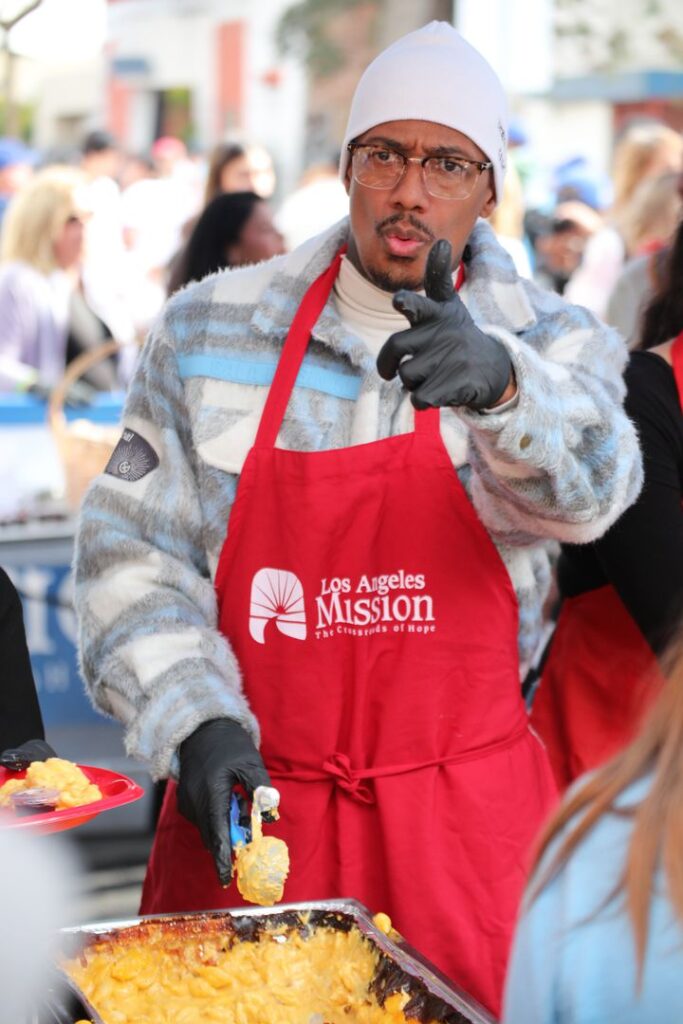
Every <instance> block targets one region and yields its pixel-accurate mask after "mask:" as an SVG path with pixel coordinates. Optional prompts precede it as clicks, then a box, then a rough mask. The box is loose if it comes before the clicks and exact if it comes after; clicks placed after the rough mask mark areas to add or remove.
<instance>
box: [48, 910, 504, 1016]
mask: <svg viewBox="0 0 683 1024" xmlns="http://www.w3.org/2000/svg"><path fill="white" fill-rule="evenodd" d="M201 918H210V919H211V920H212V922H215V920H216V918H229V919H230V921H231V923H232V925H233V926H234V927H235V929H236V931H237V932H238V934H239V933H242V934H244V936H245V938H246V937H247V936H249V935H250V934H251V935H253V934H254V932H255V931H258V928H259V925H261V926H268V925H269V924H271V923H272V925H273V926H274V927H277V926H278V925H295V926H298V927H304V928H310V929H311V930H314V929H315V928H317V927H334V928H342V929H344V930H350V929H351V928H353V927H355V928H357V929H358V930H359V931H360V932H362V933H363V935H365V936H366V937H367V938H368V939H369V940H370V941H371V942H373V943H374V944H375V945H376V946H377V947H378V949H379V950H380V953H381V954H382V956H381V960H380V967H379V969H378V972H377V974H376V976H375V978H374V980H373V983H372V988H373V991H374V992H375V993H376V994H377V995H378V996H379V997H380V999H381V998H382V997H384V996H388V995H390V994H391V993H392V992H396V991H398V990H407V991H409V992H410V994H411V1000H410V1003H409V1004H408V1006H406V1008H405V1010H404V1013H406V1015H407V1016H408V1017H409V1018H410V1019H411V1020H415V1021H438V1022H440V1024H495V1020H494V1018H493V1017H492V1016H491V1015H490V1014H489V1013H488V1011H487V1010H485V1009H484V1007H483V1006H481V1004H480V1003H478V1002H476V1000H474V999H472V997H471V996H469V995H467V993H465V992H463V991H462V990H461V989H459V988H458V987H457V986H455V985H454V984H453V982H451V981H449V980H448V979H447V978H446V977H445V975H443V974H442V973H441V972H440V971H439V970H437V968H436V967H434V966H433V964H431V963H430V962H429V961H428V960H427V959H426V958H425V957H423V956H422V955H421V954H420V953H419V952H418V951H417V950H416V949H414V948H413V947H412V946H410V945H408V943H406V942H404V941H403V939H402V938H400V936H397V934H396V933H393V936H391V937H390V936H387V935H385V934H384V933H383V932H381V931H380V930H379V928H377V926H376V925H375V924H374V922H373V920H372V914H371V913H370V911H369V910H368V909H367V908H366V907H364V906H363V904H362V903H358V902H357V901H356V900H351V899H335V900H316V901H312V902H310V903H281V904H279V905H278V906H277V907H253V908H252V907H239V908H237V909H235V910H217V911H198V912H192V913H185V914H160V915H153V916H146V917H134V918H129V919H128V920H125V921H102V922H97V923H94V924H88V925H83V926H81V927H74V928H65V929H63V930H62V932H61V936H62V948H63V952H64V955H65V956H67V957H73V956H75V955H77V954H78V952H79V950H80V949H82V948H83V947H84V946H87V945H88V944H89V942H90V941H92V940H93V939H95V938H97V937H100V936H104V935H107V934H109V935H115V934H116V933H117V932H121V931H123V930H124V929H128V928H131V927H134V926H136V925H140V924H143V923H144V922H146V921H168V922H169V923H173V924H176V923H178V922H183V921H191V922H192V923H193V924H194V925H196V923H197V921H198V920H199V919H201ZM67 983H68V986H69V988H70V990H71V991H72V993H73V994H74V995H75V996H76V998H77V999H78V1000H79V1001H80V1002H81V1003H82V1005H83V1009H84V1010H85V1011H86V1012H87V1015H88V1016H89V1017H90V1019H91V1020H92V1021H93V1024H107V1022H105V1021H103V1020H102V1018H101V1017H100V1016H99V1014H98V1013H97V1012H96V1011H95V1009H94V1007H92V1006H91V1005H90V1003H89V1002H88V1000H87V999H86V997H85V995H84V994H83V993H82V992H81V991H80V989H79V987H78V986H77V985H76V984H75V983H74V982H73V981H72V979H71V978H67Z"/></svg>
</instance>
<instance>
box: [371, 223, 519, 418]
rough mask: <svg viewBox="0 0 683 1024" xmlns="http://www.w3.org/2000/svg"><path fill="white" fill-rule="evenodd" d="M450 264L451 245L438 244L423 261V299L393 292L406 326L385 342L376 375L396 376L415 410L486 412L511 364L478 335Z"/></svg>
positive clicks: (493, 344) (489, 340)
mask: <svg viewBox="0 0 683 1024" xmlns="http://www.w3.org/2000/svg"><path fill="white" fill-rule="evenodd" d="M451 260H452V254H451V245H450V242H447V241H446V240H445V239H443V238H442V239H439V241H438V242H435V243H434V245H433V246H432V248H431V249H430V251H429V256H428V257H427V266H426V269H425V280H424V286H425V292H426V294H425V295H419V294H418V293H417V292H411V291H408V290H407V289H402V290H401V291H399V292H396V294H395V295H394V298H393V304H394V308H395V309H397V310H398V311H399V312H400V313H403V315H404V316H405V317H406V319H407V320H408V322H409V323H410V327H409V328H408V330H407V331H399V332H398V333H397V334H392V335H391V337H390V338H389V339H388V340H387V341H386V342H385V344H384V345H383V346H382V348H381V350H380V353H379V355H378V356H377V370H378V373H379V375H380V377H383V378H384V379H385V380H391V379H392V378H393V377H395V376H396V374H397V373H398V375H399V377H400V378H401V380H402V382H403V385H404V387H405V388H407V390H408V391H410V392H411V396H410V399H411V401H412V403H413V405H414V406H415V408H416V409H428V408H431V407H434V406H442V405H456V406H458V405H465V406H467V407H468V408H469V409H475V410H478V409H488V408H491V406H493V405H495V403H496V402H497V401H498V399H499V398H500V397H501V395H502V394H503V392H504V391H505V389H506V387H507V386H508V384H509V382H510V379H511V375H512V361H511V359H510V356H509V355H508V353H507V351H506V349H505V346H504V345H501V343H500V342H499V341H496V340H495V338H490V337H489V336H488V334H484V332H483V331H480V330H479V328H478V327H477V325H476V324H475V322H474V320H473V319H472V317H471V316H470V314H469V313H468V312H467V309H466V307H465V304H464V303H463V301H462V299H461V298H460V296H459V295H458V293H457V292H456V291H455V289H454V288H453V278H452V276H451ZM406 356H410V358H409V359H405V358H404V357H406ZM401 360H404V361H403V362H402V361H401Z"/></svg>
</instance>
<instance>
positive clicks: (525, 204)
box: [0, 122, 683, 393]
mask: <svg viewBox="0 0 683 1024" xmlns="http://www.w3.org/2000/svg"><path fill="white" fill-rule="evenodd" d="M510 145H511V168H510V173H508V175H507V179H506V184H505V193H504V195H503V198H502V202H501V203H500V204H499V205H498V207H497V208H496V210H495V211H494V214H493V216H492V218H491V221H492V225H493V227H494V230H495V231H496V233H497V234H498V236H499V238H500V240H501V242H502V243H503V245H504V246H505V248H506V249H507V250H508V252H509V253H510V255H511V257H512V259H513V260H514V263H515V266H516V268H517V270H518V272H519V273H521V274H522V275H523V276H526V277H530V278H533V279H534V280H535V281H536V282H537V283H538V284H539V285H540V286H541V287H543V288H547V289H551V290H554V291H556V292H559V293H561V294H564V295H565V296H566V297H567V298H568V299H569V300H570V301H572V302H575V303H578V304H580V305H584V306H587V307H588V308H590V309H592V310H593V311H594V312H596V313H597V314H598V315H599V316H600V317H602V318H603V319H605V320H606V321H607V322H608V323H611V324H613V325H614V326H616V327H617V328H618V329H619V330H620V331H621V333H622V334H623V335H624V337H625V338H626V339H627V341H628V344H629V346H630V347H638V344H639V331H640V321H641V317H642V312H643V310H644V308H645V306H646V304H647V302H648V301H649V299H650V298H651V296H652V294H653V293H654V292H656V290H657V288H658V285H659V283H660V271H661V266H662V261H663V260H664V259H665V256H666V251H667V247H668V245H669V243H670V240H671V238H672V236H673V234H674V232H675V230H676V226H677V224H678V222H679V220H680V216H681V204H682V202H683V184H682V183H683V177H682V173H683V139H682V138H681V136H680V135H679V134H678V133H676V132H675V131H673V130H672V129H670V128H668V127H666V126H664V125H662V124H660V123H656V122H643V123H638V124H634V125H632V126H630V127H627V128H626V129H625V130H624V131H623V132H622V134H621V135H620V137H618V138H617V140H616V144H615V148H614V158H613V165H612V172H611V175H610V176H606V175H604V174H602V173H600V172H598V171H597V170H595V169H594V167H593V166H592V164H591V162H590V160H589V158H587V157H585V156H582V155H577V156H575V157H573V158H571V159H568V160H565V161H564V162H563V163H561V164H560V165H558V166H555V167H551V168H548V167H547V166H545V165H543V163H542V161H540V160H539V159H538V147H534V146H533V145H532V144H531V141H530V139H529V137H528V135H527V133H526V131H525V129H524V127H523V126H522V125H521V124H517V125H513V130H512V132H511V138H510ZM346 210H347V198H346V194H345V191H344V188H343V186H342V184H341V182H340V181H339V180H338V176H337V165H336V160H335V159H334V158H331V159H330V161H329V162H328V163H322V164H316V165H314V166H311V167H309V168H307V169H306V171H305V173H304V174H303V176H302V178H301V181H300V182H299V185H298V187H297V188H296V189H295V191H294V192H292V193H290V194H289V195H286V196H283V195H281V191H280V190H279V189H278V182H277V176H276V169H275V167H274V163H273V160H272V158H271V156H270V154H269V153H268V152H267V150H266V149H265V148H264V147H263V146H262V145H258V144H255V143H253V144H250V143H245V142H237V141H227V142H223V143H220V144H219V145H216V146H215V147H214V149H213V150H212V151H211V152H208V153H193V152H190V151H189V150H188V148H187V146H186V145H185V143H184V142H183V141H181V140H180V139H178V138H174V137H171V136H165V137H161V138H158V139H156V141H155V142H154V143H153V144H152V146H151V149H150V151H149V153H147V154H144V155H141V154H132V153H126V152H125V151H124V149H123V148H122V147H121V146H120V145H119V143H118V142H117V140H116V139H115V138H114V137H113V136H112V135H110V134H109V133H108V132H106V131H104V130H94V131H91V132H89V133H88V134H87V135H86V136H85V138H84V139H83V140H82V143H81V146H80V149H79V151H78V152H77V153H75V154H72V155H71V156H70V158H69V159H64V158H61V159H60V160H59V161H54V160H53V159H51V158H50V156H49V154H40V153H38V152H36V151H34V150H32V149H30V148H29V147H28V146H26V145H25V144H23V143H22V142H20V141H18V140H16V139H10V138H3V139H0V315H1V316H2V320H3V325H4V326H3V333H2V338H1V339H0V390H2V391H5V392H7V391H13V390H17V389H19V390H26V389H34V390H36V391H38V392H39V393H47V392H49V390H50V389H51V388H53V387H54V385H55V384H56V383H57V382H58V380H59V379H60V377H61V376H62V375H63V373H64V369H65V366H66V365H67V364H68V363H70V362H71V361H72V360H73V359H74V358H75V357H76V356H77V355H79V354H80V353H82V352H87V351H89V350H92V349H94V348H96V347H97V346H98V344H100V343H101V342H102V341H105V340H107V339H111V338H113V339H115V340H116V341H117V342H119V343H120V346H121V348H120V350H119V353H118V355H117V356H115V357H110V358H109V359H107V360H103V361H102V363H101V364H98V365H96V366H94V367H92V368H91V369H90V370H89V371H88V373H87V374H86V375H85V381H86V385H90V386H91V387H93V388H96V389H107V390H108V389H115V388H117V387H125V385H126V383H127V381H128V379H129V378H130V374H131V371H132V368H133V366H134V364H135V359H136V354H137V351H138V347H139V345H140V344H142V342H143V341H144V338H145V335H146V333H147V331H148V330H149V329H150V326H151V325H152V323H153V321H154V318H155V317H156V315H157V314H158V312H159V310H160V308H161V306H162V304H163V302H164V300H165V299H166V297H167V296H168V295H169V294H171V293H172V292H174V291H176V290H177V289H178V288H180V287H182V286H183V285H185V284H187V283H188V282H189V281H192V280H199V279H201V278H202V277H204V276H205V275H206V274H209V273H212V272H214V271H217V270H220V269H222V268H224V267H227V266H237V265H241V264H245V263H255V262H258V261H260V260H263V259H268V258H269V257H271V256H274V255H276V254H278V253H282V252H285V251H286V250H289V249H292V248H294V247H295V246H297V245H298V244H300V243H301V242H302V241H304V240H305V239H306V238H308V237H311V236H313V235H315V234H317V233H318V232H319V231H322V230H324V229H325V228H326V227H328V226H329V225H331V224H332V223H334V222H335V221H337V220H339V219H340V218H341V217H343V216H344V214H345V213H346Z"/></svg>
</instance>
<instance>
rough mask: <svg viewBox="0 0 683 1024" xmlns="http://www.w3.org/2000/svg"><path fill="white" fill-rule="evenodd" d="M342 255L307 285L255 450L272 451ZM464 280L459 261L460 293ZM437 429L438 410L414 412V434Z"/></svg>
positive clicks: (284, 350) (432, 432)
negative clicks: (267, 449)
mask: <svg viewBox="0 0 683 1024" xmlns="http://www.w3.org/2000/svg"><path fill="white" fill-rule="evenodd" d="M345 252H346V246H345V245H344V246H342V248H341V249H340V250H339V252H337V254H336V255H335V257H334V259H333V260H332V262H331V263H330V265H329V267H328V268H327V269H326V270H324V271H323V272H322V274H321V275H320V276H319V277H317V278H316V279H315V281H314V282H313V284H311V285H310V287H309V288H308V291H307V292H306V294H305V295H304V297H303V299H302V300H301V303H300V305H299V308H298V309H297V311H296V314H295V316H294V319H293V320H292V323H291V325H290V328H289V331H288V333H287V337H286V339H285V343H284V346H283V348H282V352H281V354H280V358H279V360H278V364H277V367H276V369H275V375H274V377H273V381H272V384H271V385H270V388H269V389H268V395H267V397H266V404H265V406H264V408H263V413H262V415H261V421H260V423H259V426H258V431H257V433H256V441H255V445H256V447H257V448H272V447H273V446H274V445H275V440H276V438H277V435H278V431H279V429H280V427H281V426H282V421H283V419H284V416H285V411H286V409H287V403H288V402H289V397H290V395H291V393H292V390H293V388H294V384H295V382H296V378H297V374H298V372H299V370H300V368H301V364H302V362H303V358H304V356H305V354H306V349H307V348H308V341H309V338H310V336H311V332H312V330H313V328H314V327H315V325H316V323H317V321H318V317H319V316H320V314H321V313H322V311H323V309H324V308H325V303H326V302H327V299H328V297H329V294H330V292H331V291H332V288H333V287H334V282H335V281H336V279H337V274H338V273H339V266H340V264H341V259H342V256H343V255H344V253H345ZM464 280H465V268H464V265H463V263H462V262H460V264H459V266H458V271H457V274H456V278H455V289H456V291H459V290H460V286H461V285H462V283H463V281H464ZM439 429H440V428H439V410H438V409H425V410H424V411H422V412H416V413H415V433H416V434H438V433H439Z"/></svg>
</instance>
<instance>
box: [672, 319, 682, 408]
mask: <svg viewBox="0 0 683 1024" xmlns="http://www.w3.org/2000/svg"><path fill="white" fill-rule="evenodd" d="M671 362H672V364H673V369H674V377H675V378H676V387H677V388H678V398H679V401H680V403H681V408H682V409H683V331H681V333H680V334H679V335H678V337H676V338H675V339H674V343H673V345H672V346H671Z"/></svg>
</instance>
